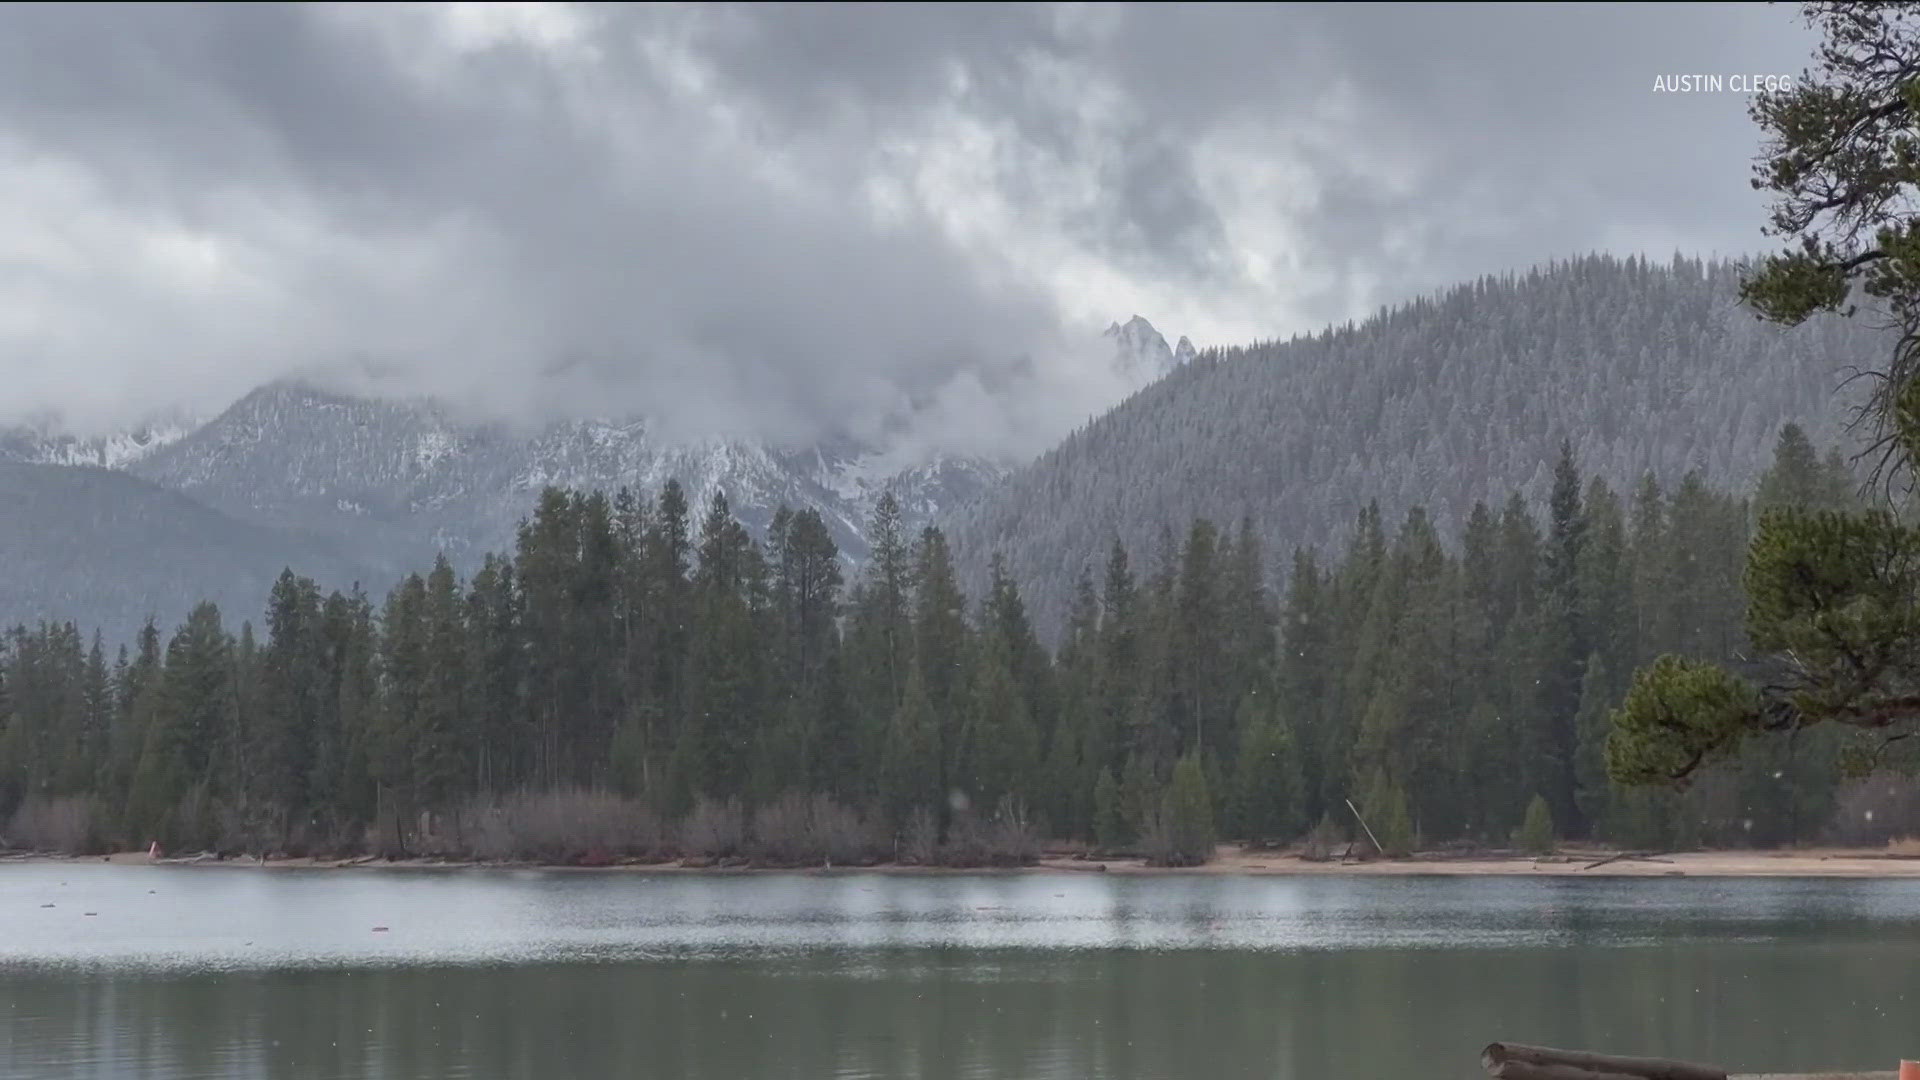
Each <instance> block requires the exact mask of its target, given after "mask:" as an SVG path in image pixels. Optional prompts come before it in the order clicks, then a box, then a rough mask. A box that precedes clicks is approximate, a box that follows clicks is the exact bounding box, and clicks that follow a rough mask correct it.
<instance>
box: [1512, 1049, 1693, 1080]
mask: <svg viewBox="0 0 1920 1080" xmlns="http://www.w3.org/2000/svg"><path fill="white" fill-rule="evenodd" d="M1480 1064H1481V1065H1483V1066H1485V1067H1486V1070H1487V1074H1488V1075H1489V1076H1492V1077H1494V1078H1495V1080H1727V1073H1726V1070H1724V1069H1716V1068H1714V1067H1713V1066H1711V1065H1696V1064H1694V1063H1692V1062H1688V1061H1670V1060H1667V1059H1666V1058H1644V1057H1616V1056H1613V1055H1611V1054H1589V1053H1587V1052H1585V1051H1582V1050H1553V1049H1550V1048H1548V1047H1544V1046H1523V1045H1521V1044H1519V1043H1489V1044H1488V1045H1487V1048H1486V1049H1485V1050H1482V1051H1481V1052H1480Z"/></svg>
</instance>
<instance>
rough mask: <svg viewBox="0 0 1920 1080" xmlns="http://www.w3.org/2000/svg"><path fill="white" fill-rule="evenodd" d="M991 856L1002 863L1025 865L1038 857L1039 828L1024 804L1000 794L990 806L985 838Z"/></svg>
mask: <svg viewBox="0 0 1920 1080" xmlns="http://www.w3.org/2000/svg"><path fill="white" fill-rule="evenodd" d="M989 843H990V844H991V846H992V848H993V855H994V857H995V858H996V859H997V860H999V861H1002V862H1008V863H1012V864H1014V865H1017V866H1026V865H1028V864H1030V863H1032V862H1034V861H1035V860H1037V859H1038V858H1039V857H1040V828H1039V826H1038V825H1037V824H1036V823H1035V822H1034V819H1033V815H1032V814H1031V813H1030V812H1029V811H1028V809H1027V804H1026V803H1025V802H1024V801H1022V800H1020V799H1016V798H1014V797H1013V796H1011V795H1002V796H1001V797H1000V804H999V805H998V806H996V807H994V810H993V823H992V829H991V833H990V837H989Z"/></svg>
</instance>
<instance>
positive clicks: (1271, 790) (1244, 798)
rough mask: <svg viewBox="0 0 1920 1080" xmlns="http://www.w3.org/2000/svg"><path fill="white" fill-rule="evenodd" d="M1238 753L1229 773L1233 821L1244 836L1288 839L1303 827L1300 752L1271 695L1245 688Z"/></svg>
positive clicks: (1249, 837) (1236, 828)
mask: <svg viewBox="0 0 1920 1080" xmlns="http://www.w3.org/2000/svg"><path fill="white" fill-rule="evenodd" d="M1240 711H1241V730H1242V731H1243V732H1244V735H1243V736H1242V738H1241V742H1240V756H1239V760H1238V762H1237V764H1236V765H1235V768H1234V776H1233V796H1234V798H1233V803H1234V813H1233V824H1234V829H1235V831H1236V833H1237V834H1238V835H1240V836H1242V837H1245V838H1246V839H1248V840H1253V841H1263V840H1265V841H1271V840H1290V839H1292V838H1293V837H1295V836H1297V835H1298V834H1299V833H1300V831H1301V829H1302V828H1304V819H1303V817H1302V814H1301V804H1302V793H1301V787H1302V784H1301V774H1300V758H1299V754H1298V752H1297V751H1296V750H1295V749H1294V741H1293V736H1292V733H1291V732H1290V731H1288V729H1287V725H1286V723H1285V721H1284V720H1283V719H1282V718H1281V717H1280V716H1279V715H1277V714H1276V713H1275V712H1274V710H1273V708H1272V705H1271V701H1270V699H1269V700H1263V699H1262V698H1261V697H1260V696H1259V695H1258V694H1249V695H1247V697H1246V699H1245V700H1244V701H1243V702H1242V704H1241V710H1240Z"/></svg>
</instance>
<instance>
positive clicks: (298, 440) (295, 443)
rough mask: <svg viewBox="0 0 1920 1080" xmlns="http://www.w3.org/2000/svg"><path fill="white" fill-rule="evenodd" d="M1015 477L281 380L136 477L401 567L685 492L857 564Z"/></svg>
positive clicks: (994, 466)
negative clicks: (534, 417) (882, 504)
mask: <svg viewBox="0 0 1920 1080" xmlns="http://www.w3.org/2000/svg"><path fill="white" fill-rule="evenodd" d="M1005 468H1006V466H1005V465H1001V464H998V463H994V462H988V461H983V460H978V459H965V458H937V459H934V460H932V461H924V462H915V463H912V464H911V465H909V466H905V467H894V466H889V465H887V464H885V463H884V460H883V458H882V456H881V455H880V454H879V453H878V452H877V451H875V450H873V449H871V448H869V447H864V446H861V445H860V444H858V443H855V442H853V441H851V440H838V441H835V442H832V443H829V444H823V445H821V446H814V447H806V448H800V449H784V448H778V447H773V446H768V445H765V444H761V443H753V442H746V441H740V440H726V439H710V440H702V441H698V442H692V443H686V442H676V443H666V442H663V441H661V440H659V439H657V438H656V437H655V436H654V435H653V433H652V431H651V430H650V428H649V425H648V424H647V422H646V421H645V420H644V419H640V418H627V419H594V420H566V421H556V422H552V423H548V424H543V425H539V426H534V427H515V426H511V425H508V424H504V423H497V422H484V423H483V422H469V421H465V420H462V419H460V418H459V417H456V416H455V415H453V414H451V413H450V412H449V411H448V410H447V409H446V408H445V407H444V406H442V405H440V404H438V403H436V402H433V401H428V400H411V401H381V400H373V399H368V398H360V397H353V396H349V395H345V394H340V393H335V392H331V391H327V390H323V389H319V388H317V387H314V386H312V385H309V384H306V383H301V382H292V381H288V382H277V383H274V384H271V385H269V386H266V387H262V388H261V389H259V390H256V391H254V392H253V393H251V394H248V395H247V396H246V397H244V398H242V399H241V400H240V401H238V402H236V403H234V405H233V406H232V407H231V408H229V409H227V410H226V411H225V412H224V413H222V414H220V415H219V416H218V417H216V418H215V419H213V420H212V421H211V422H209V423H207V424H205V425H204V426H202V427H201V428H199V429H198V430H196V431H194V432H192V433H191V434H189V435H187V436H185V437H183V438H180V439H177V440H175V441H173V442H171V443H170V444H168V445H166V446H164V447H161V448H159V449H157V450H155V451H154V452H153V453H150V454H147V455H145V456H144V457H141V458H139V459H138V460H135V461H132V462H130V463H129V465H128V471H130V472H132V473H134V474H135V475H137V476H140V477H142V478H144V479H146V480H149V481H151V482H153V483H155V484H157V485H159V486H161V487H164V488H168V489H171V490H174V491H178V492H181V493H182V494H185V495H188V496H190V497H192V498H194V499H197V500H199V501H200V502H203V503H205V504H207V505H209V506H212V507H214V508H216V509H218V510H220V511H223V512H225V513H227V514H230V515H232V516H235V517H238V518H240V519H242V520H249V521H254V522H257V523H260V524H263V525H272V526H275V527H279V528H287V529H296V530H300V531H303V532H308V533H313V534H317V535H320V536H325V537H330V538H333V539H336V540H338V541H339V542H341V543H343V544H346V545H347V546H348V549H349V550H351V551H353V552H354V553H355V554H356V556H358V557H359V558H361V559H363V560H366V561H368V562H371V563H374V564H376V565H386V566H391V567H394V568H395V569H398V568H400V567H404V566H417V565H419V564H420V562H421V561H422V560H423V559H426V558H431V554H432V552H434V551H435V550H444V551H446V552H448V553H449V555H450V556H451V557H452V558H453V559H454V560H455V561H456V562H460V563H465V564H470V563H472V562H474V561H476V560H477V559H478V558H479V556H480V555H481V554H483V553H485V552H487V551H500V550H506V549H508V548H510V547H511V546H512V544H513V537H514V531H515V528H516V526H517V523H518V522H519V520H520V519H521V518H522V517H524V516H525V515H526V514H528V513H529V512H531V510H532V509H533V506H534V503H535V501H536V500H537V499H538V497H539V493H540V491H541V489H542V488H545V487H548V486H558V487H566V488H575V489H581V490H601V491H608V492H611V491H615V490H618V489H619V488H621V487H629V488H632V489H634V490H635V491H636V492H642V493H647V494H654V493H657V492H658V491H659V490H660V488H661V487H662V486H663V485H665V483H666V482H667V481H668V480H669V479H674V480H678V481H679V482H680V484H681V485H682V487H684V488H685V489H686V493H687V498H688V501H689V503H690V504H691V505H692V507H693V509H694V512H695V514H696V515H698V514H700V513H703V512H704V510H705V508H706V506H707V505H708V504H709V503H710V502H711V500H712V498H713V496H714V494H715V493H716V492H719V493H724V494H725V496H726V499H727V502H728V504H729V506H730V507H731V509H732V510H733V512H734V514H735V515H736V516H738V517H739V518H740V519H741V520H742V521H743V522H745V523H746V524H747V525H748V526H749V527H750V528H752V529H754V530H755V531H756V532H758V531H759V530H761V529H762V528H764V527H765V525H766V524H767V522H768V520H769V519H771V517H772V516H773V513H774V511H775V510H776V509H778V508H779V507H780V506H782V505H786V506H790V507H793V508H795V509H804V508H808V507H811V508H814V509H817V510H818V511H820V513H821V516H822V517H823V518H824V519H825V520H826V522H827V525H828V527H829V528H830V529H831V530H832V531H833V533H834V538H835V540H836V542H837V543H839V545H840V547H841V550H842V551H843V552H845V553H846V554H847V555H848V557H849V558H852V559H858V558H860V557H862V556H864V555H865V554H866V546H867V545H866V538H865V526H866V522H867V520H868V518H869V517H870V516H871V514H872V511H873V506H874V504H875V502H877V501H878V499H879V498H880V495H881V494H882V493H883V492H885V491H889V490H891V491H893V492H894V493H895V497H896V498H897V499H899V501H900V502H901V505H902V507H903V510H904V512H905V513H904V517H905V518H906V520H907V522H908V523H909V524H910V525H912V526H913V527H915V528H917V527H918V526H919V524H920V523H922V522H925V521H927V520H930V519H931V518H932V516H933V515H934V514H935V513H938V512H940V511H942V510H944V509H947V508H949V507H953V506H956V505H958V504H960V503H962V502H964V501H966V500H968V499H970V498H972V497H973V496H974V495H976V494H978V493H979V492H980V491H982V490H984V489H985V487H986V486H987V485H989V484H991V483H993V482H994V481H996V480H998V479H999V477H1000V476H1001V475H1002V474H1003V473H1004V471H1005Z"/></svg>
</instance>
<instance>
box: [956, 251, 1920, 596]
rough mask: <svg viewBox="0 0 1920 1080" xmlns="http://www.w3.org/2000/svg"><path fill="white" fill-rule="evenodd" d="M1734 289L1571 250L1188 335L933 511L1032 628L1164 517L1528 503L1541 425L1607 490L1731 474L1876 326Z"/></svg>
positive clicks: (1552, 447)
mask: <svg viewBox="0 0 1920 1080" xmlns="http://www.w3.org/2000/svg"><path fill="white" fill-rule="evenodd" d="M1737 287H1738V271H1737V268H1736V267H1735V266H1734V265H1733V264H1728V263H1719V262H1702V261H1699V260H1693V259H1682V258H1675V259H1674V260H1673V261H1672V262H1670V263H1667V264H1655V263H1651V262H1648V261H1647V260H1644V259H1639V258H1630V259H1624V260H1623V259H1616V258H1613V257H1609V256H1594V257H1588V258H1581V259H1574V260H1572V261H1569V262H1565V263H1559V264H1556V265H1553V266H1550V267H1547V268H1545V269H1538V270H1534V271H1531V272H1529V273H1526V274H1520V275H1510V276H1506V277H1500V278H1486V279H1482V280H1480V281H1476V282H1473V283H1471V284H1467V285H1462V286H1460V287H1458V288H1455V289H1453V290H1451V291H1449V292H1447V293H1444V294H1442V295H1441V296H1438V297H1435V298H1431V299H1422V300H1418V301H1415V302H1413V303H1411V304H1407V305H1405V306H1403V307H1400V308H1396V309H1394V310H1391V311H1383V312H1381V313H1380V314H1378V315H1376V316H1374V317H1373V318H1370V319H1368V320H1366V321H1365V322H1363V323H1361V324H1358V325H1348V326H1340V327H1334V328H1330V329H1328V330H1326V331H1324V332H1322V333H1319V334H1315V335H1313V336H1311V337H1302V338H1296V339H1294V340H1290V341H1275V342H1267V343H1262V344H1256V345H1250V346H1247V347H1244V348H1233V349H1225V350H1220V349H1214V350H1209V351H1207V352H1204V353H1202V354H1201V355H1200V356H1199V357H1198V358H1196V359H1195V361H1194V362H1192V363H1190V364H1187V365H1185V366H1183V367H1181V368H1180V369H1178V370H1176V371H1175V372H1173V373H1172V374H1171V375H1170V376H1169V377H1167V378H1166V379H1163V380H1161V381H1160V382H1157V383H1155V384H1153V385H1152V386H1149V387H1148V388H1146V389H1145V390H1143V391H1141V392H1140V393H1138V394H1136V395H1134V396H1133V397H1132V398H1130V399H1128V400H1127V401H1126V402H1124V403H1123V404H1121V405H1120V406H1118V407H1116V408H1115V409H1114V410H1112V411H1111V412H1109V413H1108V414H1106V415H1105V416H1103V417H1101V418H1100V419H1099V420H1097V421H1095V422H1094V423H1092V424H1090V425H1089V426H1087V427H1086V428H1084V429H1082V430H1080V431H1078V432H1075V433H1074V434H1073V435H1072V436H1070V437H1069V438H1067V439H1066V440H1065V441H1064V442H1063V443H1062V444H1061V445H1060V446H1059V447H1057V448H1056V449H1054V450H1052V451H1050V452H1049V453H1047V454H1046V455H1044V456H1043V457H1041V458H1040V459H1039V460H1038V461H1037V462H1035V463H1034V464H1032V465H1030V466H1028V467H1026V468H1024V469H1022V470H1019V471H1017V472H1015V473H1014V474H1013V475H1012V476H1011V477H1010V478H1009V479H1008V480H1007V481H1005V482H1003V483H1002V484H1001V485H999V486H997V487H996V488H994V489H993V490H992V491H991V492H989V493H988V494H987V495H986V496H985V497H983V498H982V499H980V500H978V501H976V502H975V503H972V504H970V505H968V506H966V507H962V508H961V509H959V510H958V511H956V512H955V513H953V514H951V515H949V516H948V517H947V518H945V519H943V522H942V524H943V526H944V527H945V528H946V530H947V531H948V533H949V535H951V536H952V538H953V545H954V551H955V555H956V558H957V559H958V561H959V563H960V565H961V568H962V577H963V579H964V580H965V581H967V582H968V583H969V584H970V585H975V586H978V585H979V584H981V583H983V582H984V581H985V580H986V570H987V564H988V559H989V557H990V556H991V555H992V554H993V553H994V552H1000V553H1002V554H1003V555H1004V556H1005V558H1006V560H1007V565H1008V567H1009V569H1010V571H1011V572H1012V574H1013V575H1014V576H1015V577H1016V578H1017V579H1019V580H1020V581H1021V582H1022V583H1024V584H1025V585H1026V586H1027V587H1028V588H1029V589H1030V590H1031V593H1030V599H1031V602H1032V604H1033V606H1034V608H1035V613H1036V617H1037V618H1038V621H1039V622H1040V623H1041V624H1042V625H1043V627H1045V628H1047V629H1048V631H1050V632H1051V631H1054V630H1057V628H1059V627H1061V626H1063V625H1064V623H1065V618H1066V614H1067V610H1068V606H1069V604H1070V602H1071V597H1072V588H1073V582H1074V579H1075V577H1076V575H1078V574H1079V573H1080V571H1081V570H1082V569H1083V568H1084V567H1087V566H1089V565H1097V564H1098V562H1099V560H1100V559H1101V558H1102V557H1103V553H1104V552H1105V551H1106V549H1107V547H1108V545H1109V544H1111V543H1112V541H1113V540H1114V539H1115V538H1116V537H1117V538H1118V539H1120V540H1121V541H1123V542H1124V543H1125V544H1126V545H1127V546H1128V547H1129V548H1131V549H1134V550H1151V549H1152V545H1153V543H1154V537H1155V532H1156V531H1157V530H1158V529H1159V528H1160V527H1161V526H1162V524H1163V523H1165V522H1170V521H1173V522H1177V521H1185V520H1188V519H1189V518H1191V517H1194V516H1204V517H1209V518H1212V519H1214V520H1217V521H1234V520H1238V519H1239V518H1240V517H1241V516H1242V515H1249V516H1251V517H1252V519H1253V526H1254V531H1255V532H1256V533H1257V534H1259V535H1260V536H1261V537H1262V538H1263V539H1264V540H1265V541H1266V542H1267V543H1268V545H1269V547H1270V549H1271V550H1272V551H1274V552H1276V553H1279V554H1282V555H1284V554H1285V553H1286V552H1288V551H1289V550H1291V548H1292V547H1293V546H1295V545H1298V544H1306V545H1312V546H1320V547H1324V546H1326V545H1328V544H1329V543H1332V542H1335V541H1336V540H1337V539H1338V538H1339V537H1340V536H1341V535H1343V533H1344V531H1345V530H1346V529H1347V528H1348V527H1349V526H1350V524H1351V523H1352V521H1353V519H1354V515H1355V514H1357V513H1358V512H1359V511H1360V509H1361V508H1362V507H1363V506H1365V505H1367V504H1368V503H1369V502H1373V501H1377V502H1378V503H1379V505H1380V508H1381V511H1382V513H1383V514H1384V515H1385V517H1386V518H1387V520H1389V521H1394V520H1398V519H1399V517H1400V515H1402V514H1404V513H1405V512H1406V511H1407V509H1408V508H1410V507H1412V506H1415V505H1422V506H1425V507H1426V508H1427V509H1428V511H1429V513H1430V514H1431V515H1432V520H1433V522H1434V525H1435V527H1436V528H1438V529H1439V530H1441V532H1442V533H1443V534H1453V533H1455V532H1457V530H1458V529H1459V528H1460V527H1461V525H1462V524H1464V522H1465V520H1466V517H1467V513H1468V511H1469V510H1470V509H1471V508H1472V506H1473V505H1474V503H1475V502H1476V501H1482V500H1484V501H1487V502H1489V503H1492V504H1496V505H1497V504H1498V503H1499V502H1500V500H1502V499H1503V498H1504V497H1505V495H1506V493H1507V492H1508V491H1511V490H1515V489H1518V490H1519V491H1521V492H1522V493H1523V494H1524V495H1525V496H1526V497H1527V498H1528V499H1529V500H1532V501H1534V502H1536V503H1538V502H1540V501H1542V500H1544V499H1545V498H1546V496H1547V492H1548V488H1549V487H1550V485H1551V483H1552V480H1551V472H1552V468H1553V461H1554V457H1555V454H1556V451H1557V448H1558V447H1559V445H1560V443H1561V441H1562V440H1570V441H1571V442H1572V445H1573V449H1574V453H1575V456H1576V457H1577V458H1578V460H1579V461H1580V462H1581V463H1582V467H1583V468H1584V469H1586V470H1587V471H1589V472H1591V473H1593V474H1596V475H1599V476H1601V477H1604V478H1606V479H1607V480H1608V481H1609V482H1610V483H1612V484H1613V485H1614V486H1615V487H1617V488H1620V489H1623V490H1625V489H1629V488H1631V487H1632V485H1633V484H1635V483H1637V482H1638V480H1639V478H1640V476H1641V475H1642V474H1643V473H1645V472H1647V471H1649V470H1651V471H1652V472H1653V474H1654V475H1655V476H1656V477H1658V478H1659V479H1660V481H1661V482H1662V483H1664V484H1666V485H1668V486H1672V485H1674V484H1676V483H1678V481H1679V479H1680V478H1681V477H1682V476H1683V475H1684V474H1685V473H1686V472H1688V471H1689V470H1693V469H1699V470H1701V471H1702V473H1703V475H1705V476H1706V477H1707V480H1708V482H1709V483H1710V484H1712V485H1714V486H1716V487H1721V488H1724V489H1726V490H1735V491H1745V490H1748V489H1749V488H1750V487H1751V485H1752V484H1753V483H1754V481H1755V479H1756V478H1757V477H1758V476H1759V474H1760V472H1761V470H1762V469H1764V468H1765V467H1766V463H1767V460H1768V455H1769V453H1770V452H1771V448H1772V443H1773V439H1774V436H1775V435H1776V434H1777V433H1778V432H1779V430H1780V427H1781V425H1782V424H1783V423H1786V422H1789V421H1798V422H1800V423H1802V424H1804V425H1806V427H1807V428H1808V431H1809V434H1810V435H1811V436H1812V437H1813V438H1814V439H1815V441H1817V442H1819V443H1821V444H1822V445H1831V444H1832V443H1834V442H1835V441H1836V440H1838V438H1839V437H1840V429H1841V427H1842V426H1843V424H1844V421H1845V419H1846V416H1847V412H1846V402H1847V400H1848V399H1847V397H1846V396H1845V394H1844V393H1843V394H1841V395H1839V396H1836V394H1835V390H1836V387H1839V386H1840V384H1841V383H1842V381H1843V380H1844V378H1845V376H1847V375H1848V374H1850V373H1851V370H1852V366H1853V365H1860V366H1863V367H1864V366H1870V365H1871V363H1873V362H1876V361H1878V360H1879V359H1880V358H1881V357H1884V356H1885V355H1886V350H1887V345H1886V343H1885V342H1884V341H1883V340H1881V339H1880V337H1879V335H1878V334H1877V332H1876V331H1874V330H1873V329H1871V327H1870V326H1869V325H1868V324H1869V323H1870V320H1869V319H1866V318H1857V319H1853V320H1844V319H1819V320H1815V321H1812V322H1810V323H1808V324H1807V325H1805V326H1802V327H1799V328H1796V329H1793V330H1784V329H1781V328H1779V327H1777V326H1773V325H1771V324H1765V323H1761V322H1759V321H1757V320H1756V319H1755V318H1754V317H1753V315H1752V314H1751V313H1750V312H1749V311H1746V310H1744V309H1742V308H1740V307H1739V306H1738V304H1737V300H1736V290H1737Z"/></svg>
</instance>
